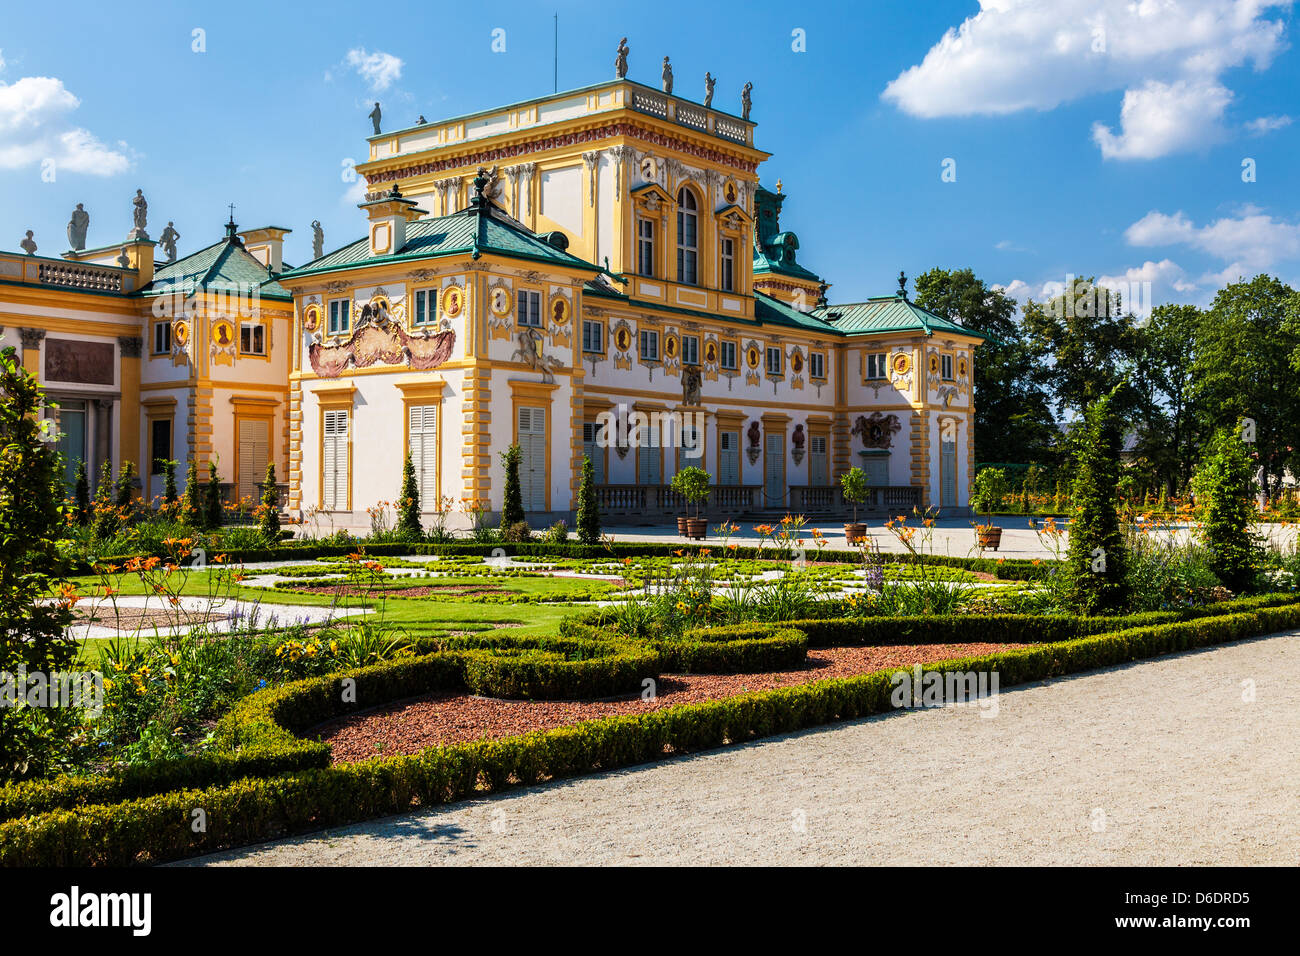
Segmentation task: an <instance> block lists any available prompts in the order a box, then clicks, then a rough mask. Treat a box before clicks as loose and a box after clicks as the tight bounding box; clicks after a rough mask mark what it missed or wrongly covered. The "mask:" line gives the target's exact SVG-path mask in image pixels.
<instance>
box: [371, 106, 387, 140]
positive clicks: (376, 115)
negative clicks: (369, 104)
mask: <svg viewBox="0 0 1300 956" xmlns="http://www.w3.org/2000/svg"><path fill="white" fill-rule="evenodd" d="M383 115H384V114H383V113H382V112H380V110H379V104H378V103H376V104H375V108H374V109H373V110H371V111H370V122H372V123H374V124H375V135H376V136H378V135H379V120H380V119H381V118H383Z"/></svg>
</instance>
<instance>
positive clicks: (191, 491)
mask: <svg viewBox="0 0 1300 956" xmlns="http://www.w3.org/2000/svg"><path fill="white" fill-rule="evenodd" d="M200 498H201V494H200V490H199V463H198V462H197V461H195V460H194V459H193V458H191V459H190V463H189V466H188V467H187V468H186V469H185V494H184V495H182V496H181V521H183V522H184V523H185V524H186V525H187V526H189V527H191V528H199V529H202V527H203V508H202V506H201V504H200Z"/></svg>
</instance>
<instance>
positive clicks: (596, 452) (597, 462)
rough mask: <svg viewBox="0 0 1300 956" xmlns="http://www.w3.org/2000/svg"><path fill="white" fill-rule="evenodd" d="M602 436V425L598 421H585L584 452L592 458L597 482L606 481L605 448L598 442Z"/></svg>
mask: <svg viewBox="0 0 1300 956" xmlns="http://www.w3.org/2000/svg"><path fill="white" fill-rule="evenodd" d="M599 437H600V425H599V424H598V423H597V422H584V423H583V425H582V453H583V454H584V455H586V456H587V457H588V458H590V459H591V470H592V473H593V476H594V477H595V480H596V484H598V485H603V484H604V483H605V449H603V448H601V447H600V445H599V444H598V442H597V439H598V438H599Z"/></svg>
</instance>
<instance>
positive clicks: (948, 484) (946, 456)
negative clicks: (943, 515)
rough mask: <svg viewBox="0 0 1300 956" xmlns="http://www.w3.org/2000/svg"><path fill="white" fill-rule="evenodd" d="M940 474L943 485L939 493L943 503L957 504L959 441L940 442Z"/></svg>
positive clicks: (946, 504) (947, 504)
mask: <svg viewBox="0 0 1300 956" xmlns="http://www.w3.org/2000/svg"><path fill="white" fill-rule="evenodd" d="M939 454H940V463H939V467H940V474H941V480H942V483H941V487H940V489H939V494H940V496H941V502H940V503H941V505H943V506H950V505H956V504H957V443H956V442H955V441H944V442H940V451H939Z"/></svg>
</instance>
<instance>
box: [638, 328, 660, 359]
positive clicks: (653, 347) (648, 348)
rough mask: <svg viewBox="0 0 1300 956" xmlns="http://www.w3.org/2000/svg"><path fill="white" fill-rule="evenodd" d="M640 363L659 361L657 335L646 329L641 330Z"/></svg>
mask: <svg viewBox="0 0 1300 956" xmlns="http://www.w3.org/2000/svg"><path fill="white" fill-rule="evenodd" d="M641 361H643V362H657V361H659V333H658V332H651V331H650V330H648V329H642V330H641Z"/></svg>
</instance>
